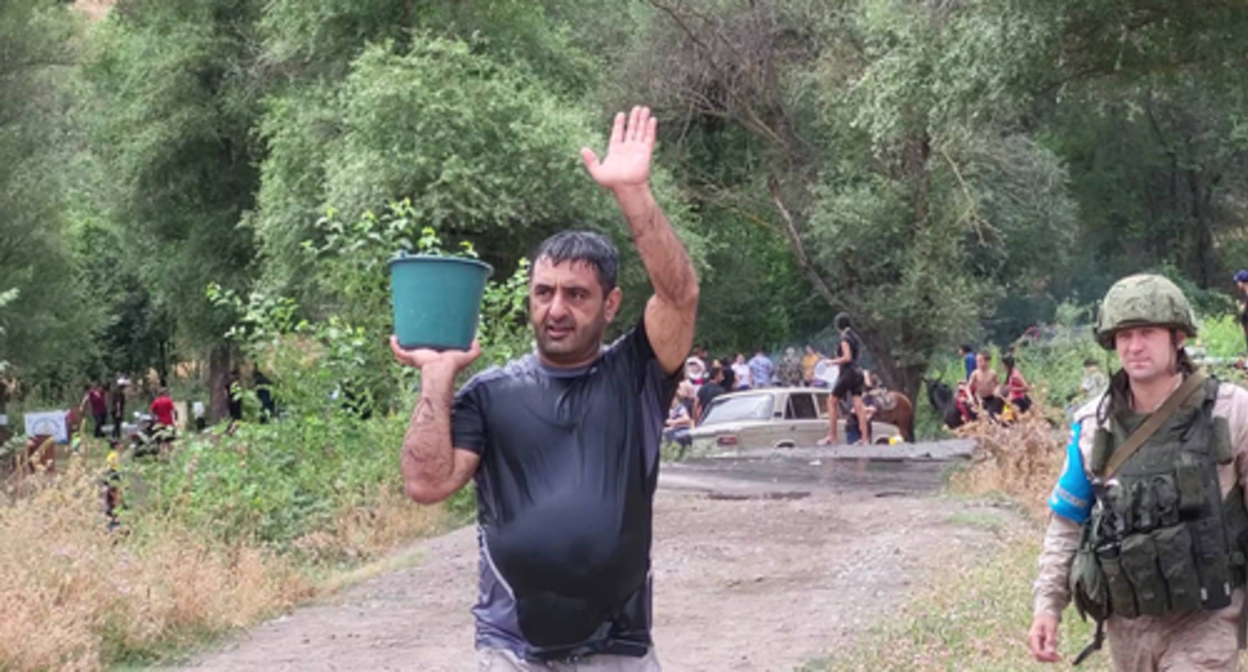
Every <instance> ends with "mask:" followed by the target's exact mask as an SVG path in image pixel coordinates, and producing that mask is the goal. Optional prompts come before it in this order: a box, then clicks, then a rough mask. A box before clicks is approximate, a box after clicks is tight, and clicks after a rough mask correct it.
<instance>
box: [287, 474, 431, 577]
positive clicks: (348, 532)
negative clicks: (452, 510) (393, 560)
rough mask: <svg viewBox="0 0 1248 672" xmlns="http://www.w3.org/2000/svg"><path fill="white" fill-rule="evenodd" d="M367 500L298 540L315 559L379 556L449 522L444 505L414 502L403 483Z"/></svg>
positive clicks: (299, 546) (347, 507) (308, 556)
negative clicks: (422, 504) (434, 505)
mask: <svg viewBox="0 0 1248 672" xmlns="http://www.w3.org/2000/svg"><path fill="white" fill-rule="evenodd" d="M363 501H364V502H367V503H359V504H352V505H344V506H342V507H341V508H340V509H339V511H338V513H337V515H336V521H335V523H334V525H332V526H331V527H330V529H328V530H322V531H318V532H313V533H311V534H307V535H304V536H303V537H301V538H299V539H297V540H295V542H294V545H295V548H297V549H299V551H301V552H302V553H303V555H304V557H305V559H306V560H309V561H311V562H326V561H333V562H337V561H344V560H345V561H358V560H364V559H370V558H376V557H378V556H379V555H382V554H384V553H387V552H389V551H390V550H391V549H393V548H394V547H395V546H397V545H399V544H401V543H403V542H405V541H410V540H412V539H415V538H417V537H423V536H427V535H430V534H433V533H435V532H437V531H438V530H439V529H441V528H442V527H443V526H444V525H445V523H446V522H447V516H446V512H445V510H444V509H443V508H442V507H429V506H421V507H416V506H413V505H412V502H411V500H409V499H408V498H407V496H406V495H405V494H404V493H403V492H402V489H401V488H400V487H391V486H387V485H383V486H381V487H379V488H378V489H377V490H376V491H374V492H373V493H372V494H371V495H370V496H368V497H366V498H364V500H363Z"/></svg>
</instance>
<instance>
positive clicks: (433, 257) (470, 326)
mask: <svg viewBox="0 0 1248 672" xmlns="http://www.w3.org/2000/svg"><path fill="white" fill-rule="evenodd" d="M416 247H417V249H418V250H419V252H418V253H417V254H410V253H408V252H407V251H401V252H399V254H398V256H396V257H394V258H393V259H391V260H390V262H389V266H390V298H391V303H392V305H393V307H394V333H395V336H397V337H398V340H399V345H400V346H401V347H403V348H405V349H408V350H411V349H415V348H431V349H433V350H467V349H468V348H469V346H471V345H472V339H473V336H474V335H475V334H476V331H477V322H478V320H479V319H480V315H481V298H482V296H483V295H484V293H485V284H486V281H488V280H489V278H490V276H491V275H493V273H494V269H493V267H491V266H490V265H489V264H487V263H485V262H483V261H481V260H479V259H477V258H476V257H477V253H476V250H474V249H473V247H472V244H471V243H469V242H467V241H465V242H462V243H460V250H459V252H458V253H455V254H448V253H445V252H444V251H443V250H442V241H441V240H440V239H439V238H438V236H437V234H436V233H435V232H434V230H433V229H431V228H425V229H424V230H422V231H421V237H420V240H419V241H417V245H416Z"/></svg>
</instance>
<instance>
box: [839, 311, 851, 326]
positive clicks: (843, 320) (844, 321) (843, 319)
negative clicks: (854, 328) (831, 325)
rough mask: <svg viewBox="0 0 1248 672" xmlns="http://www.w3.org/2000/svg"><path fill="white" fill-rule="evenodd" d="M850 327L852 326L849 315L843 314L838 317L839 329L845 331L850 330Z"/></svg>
mask: <svg viewBox="0 0 1248 672" xmlns="http://www.w3.org/2000/svg"><path fill="white" fill-rule="evenodd" d="M850 326H851V325H850V321H849V315H846V314H845V313H841V314H839V315H837V316H836V328H837V329H842V330H844V329H848V328H849V327H850Z"/></svg>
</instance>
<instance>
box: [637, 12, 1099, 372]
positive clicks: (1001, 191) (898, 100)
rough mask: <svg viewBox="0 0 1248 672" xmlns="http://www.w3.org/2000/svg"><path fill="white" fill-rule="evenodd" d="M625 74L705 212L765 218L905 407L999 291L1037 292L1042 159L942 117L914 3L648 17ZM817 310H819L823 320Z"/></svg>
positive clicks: (1007, 134)
mask: <svg viewBox="0 0 1248 672" xmlns="http://www.w3.org/2000/svg"><path fill="white" fill-rule="evenodd" d="M650 4H651V5H652V6H653V7H654V8H655V11H656V12H657V15H658V17H657V18H656V20H655V21H654V22H653V23H652V24H651V25H652V28H651V31H650V32H649V33H648V34H647V35H646V36H645V37H644V39H642V40H641V41H639V43H638V45H637V47H636V48H635V52H634V60H633V62H632V65H631V66H630V71H631V72H633V73H637V74H638V75H639V74H640V73H642V72H647V73H651V75H652V76H650V77H648V78H644V79H643V78H641V77H640V76H638V77H636V78H635V80H636V81H638V82H642V83H644V88H643V89H642V90H643V91H644V92H645V95H647V96H648V97H649V98H651V99H654V100H657V101H660V103H661V104H662V106H663V108H664V110H665V112H666V114H667V115H668V116H669V118H672V119H673V122H674V123H668V124H667V127H668V128H669V129H678V130H677V133H676V134H673V136H670V140H671V141H672V142H671V144H672V146H673V147H674V148H677V150H676V151H678V152H683V155H682V158H683V160H684V161H685V162H686V164H687V165H688V170H687V174H688V177H689V179H690V183H691V185H692V186H693V188H694V189H695V192H696V193H699V194H701V195H702V197H703V198H704V199H705V202H706V203H707V204H708V205H715V206H720V207H730V208H733V209H736V210H738V211H741V212H743V213H748V215H749V217H750V218H752V219H754V220H756V221H764V222H767V223H768V224H769V225H770V226H771V227H773V228H774V230H775V231H777V232H778V233H779V234H780V235H782V236H783V237H784V239H785V240H786V241H787V243H788V246H789V252H790V255H791V258H792V260H793V263H794V265H795V266H796V268H797V269H798V270H799V271H800V272H801V274H802V276H803V277H804V278H805V279H806V281H807V282H808V283H809V286H810V287H811V289H812V290H813V293H814V294H815V295H817V296H818V297H819V298H820V299H821V300H822V301H823V302H824V303H825V304H826V306H827V308H828V309H829V310H828V312H831V311H845V312H848V313H849V314H850V315H851V316H852V317H853V318H854V321H855V323H856V327H857V329H858V330H859V332H860V333H861V334H862V335H863V337H864V339H865V341H866V344H867V346H868V348H869V349H870V350H871V352H872V354H873V355H874V359H875V361H876V365H877V366H878V368H879V370H880V372H881V373H882V374H883V376H884V378H885V380H886V381H887V382H888V383H890V384H891V385H894V386H896V387H899V388H902V389H904V390H906V391H907V392H909V393H911V394H914V392H915V391H916V390H917V387H918V385H919V379H920V376H921V374H922V373H923V371H924V370H925V369H926V367H927V363H928V360H929V359H930V357H931V356H932V354H933V353H935V352H937V351H939V350H940V349H941V348H944V347H947V346H949V345H950V344H952V343H953V342H956V340H958V339H960V338H964V337H965V335H966V334H968V333H973V332H974V331H975V330H976V328H977V326H978V325H979V324H980V322H981V321H982V320H983V318H985V317H987V316H988V315H990V314H991V311H992V308H993V305H994V301H995V300H996V299H997V298H998V297H999V296H1002V295H1004V294H1006V293H1009V292H1015V291H1025V292H1045V291H1047V289H1048V288H1047V287H1046V286H1045V285H1044V282H1043V279H1044V278H1045V277H1046V276H1052V275H1055V274H1056V273H1057V272H1058V270H1059V269H1060V268H1061V262H1062V259H1063V258H1064V254H1063V253H1064V251H1065V249H1066V245H1065V244H1066V243H1068V241H1070V240H1071V237H1072V233H1073V229H1074V224H1075V219H1074V209H1073V207H1072V206H1071V203H1070V201H1069V199H1068V197H1067V195H1066V192H1065V185H1064V183H1065V179H1066V176H1065V172H1064V170H1063V168H1062V167H1061V165H1060V164H1059V162H1058V160H1057V158H1056V157H1055V156H1054V155H1053V153H1052V152H1051V151H1049V150H1047V149H1046V148H1045V147H1043V146H1041V145H1039V144H1037V143H1035V142H1033V141H1031V140H1029V139H1028V138H1027V137H1026V136H1025V135H1024V134H1022V133H1021V132H1020V131H1019V129H1017V128H1012V127H1009V126H1005V125H985V124H981V123H977V122H976V120H975V119H973V118H965V117H964V116H961V115H958V114H955V113H954V112H953V110H955V109H956V108H955V107H954V106H953V105H951V104H950V103H951V101H952V100H953V99H954V94H953V93H950V91H951V90H952V87H951V86H950V84H949V83H948V82H949V80H952V79H957V78H958V77H961V76H964V75H965V74H966V73H964V72H951V71H949V70H948V69H947V68H946V67H945V66H946V65H947V64H948V62H949V59H948V53H949V52H950V50H957V49H959V48H960V47H961V46H962V44H963V39H964V38H963V36H962V33H960V32H959V31H956V30H953V29H952V27H951V26H952V25H953V24H954V21H955V19H956V18H957V17H956V16H953V15H951V14H950V13H949V12H948V11H944V10H938V9H935V8H933V7H929V5H928V4H927V3H921V2H914V3H897V2H885V1H878V2H877V1H873V0H863V1H862V2H845V3H840V4H837V5H827V4H826V3H815V2H809V3H805V2H804V3H761V2H748V3H747V2H739V3H738V2H709V1H707V2H701V1H693V0H690V1H685V2H667V1H666V0H653V1H652V2H651V3H650ZM824 314H825V315H826V314H827V313H824Z"/></svg>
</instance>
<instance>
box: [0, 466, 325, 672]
mask: <svg viewBox="0 0 1248 672" xmlns="http://www.w3.org/2000/svg"><path fill="white" fill-rule="evenodd" d="M99 477H100V474H98V473H91V472H89V471H88V470H87V468H86V467H85V465H84V464H83V462H82V461H81V460H74V461H73V462H72V463H71V464H70V465H69V468H68V469H67V470H66V473H64V474H63V475H61V476H59V477H57V478H55V479H46V480H43V481H42V483H40V484H39V485H37V486H34V487H35V489H34V491H33V492H29V493H28V494H27V495H26V496H24V497H20V498H16V499H14V500H13V501H12V502H11V503H9V505H8V506H5V507H3V508H0V611H2V613H4V615H5V616H4V618H3V619H0V666H2V667H4V668H5V669H12V670H40V669H73V670H94V669H100V668H102V667H104V666H105V665H106V664H107V663H108V662H110V661H114V660H118V659H125V658H131V659H133V658H138V659H143V658H146V657H149V656H150V655H152V654H153V653H154V652H156V651H158V650H160V649H163V648H166V647H168V646H170V645H171V644H176V643H177V642H179V641H184V640H187V639H189V638H195V637H198V636H199V635H200V634H202V633H203V632H205V631H219V630H224V629H229V628H237V627H242V626H245V625H248V624H250V623H253V622H255V621H256V620H258V619H259V618H262V617H263V616H265V615H268V614H271V613H274V612H276V611H280V610H282V609H285V608H288V607H289V606H290V605H292V604H293V603H294V602H295V601H296V600H298V599H300V598H302V597H305V596H307V595H309V594H311V591H312V586H311V585H310V584H309V582H308V581H307V580H306V578H305V577H304V576H303V575H301V574H300V573H299V572H298V571H296V569H295V568H294V567H293V565H292V564H291V563H290V562H288V561H287V560H285V559H283V558H280V557H278V556H276V555H274V554H273V553H270V552H268V551H266V550H264V549H262V548H257V547H253V546H248V545H244V544H239V545H234V546H229V545H225V544H222V543H219V542H214V541H212V540H207V539H204V538H203V537H202V535H199V534H196V533H195V531H194V530H192V529H190V528H188V527H186V526H185V525H184V524H182V523H181V522H180V521H178V520H176V519H159V520H155V519H146V520H135V521H133V522H132V524H131V525H130V526H129V527H128V530H129V532H128V534H126V533H121V532H118V531H115V532H112V533H110V532H109V531H108V529H107V525H106V523H107V519H106V517H105V515H104V513H103V509H102V505H101V494H100V484H99ZM27 485H28V486H29V485H30V484H29V482H28V483H27Z"/></svg>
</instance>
